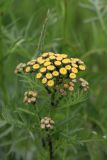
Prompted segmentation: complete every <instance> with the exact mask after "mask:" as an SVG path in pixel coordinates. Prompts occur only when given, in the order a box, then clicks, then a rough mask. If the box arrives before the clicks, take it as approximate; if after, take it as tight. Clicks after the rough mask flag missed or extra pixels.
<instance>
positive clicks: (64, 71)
mask: <svg viewBox="0 0 107 160" xmlns="http://www.w3.org/2000/svg"><path fill="white" fill-rule="evenodd" d="M59 72H60V74H62V75H65V74H67V70H66V69H65V68H60V70H59Z"/></svg>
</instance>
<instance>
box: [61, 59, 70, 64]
mask: <svg viewBox="0 0 107 160" xmlns="http://www.w3.org/2000/svg"><path fill="white" fill-rule="evenodd" d="M62 63H64V64H67V63H70V59H69V58H66V59H63V60H62Z"/></svg>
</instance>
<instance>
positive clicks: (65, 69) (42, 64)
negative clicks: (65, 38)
mask: <svg viewBox="0 0 107 160" xmlns="http://www.w3.org/2000/svg"><path fill="white" fill-rule="evenodd" d="M84 70H86V66H85V64H84V62H83V61H82V60H80V59H79V58H71V57H69V56H68V55H67V54H65V53H64V54H59V53H53V52H45V53H43V54H41V55H40V56H39V57H37V58H34V59H32V60H31V61H29V62H27V64H19V66H17V67H16V71H15V72H16V73H20V72H24V73H26V74H32V75H34V76H35V78H36V79H39V80H40V81H41V84H43V85H44V86H45V87H48V88H53V87H55V86H57V85H58V86H59V88H60V89H61V91H62V90H63V89H62V88H61V86H62V85H63V84H64V83H65V82H66V80H67V81H68V82H70V81H73V80H76V79H78V78H79V73H80V72H83V71H84ZM65 86H66V85H65ZM68 88H69V90H70V91H73V90H74V86H72V87H71V86H70V87H68Z"/></svg>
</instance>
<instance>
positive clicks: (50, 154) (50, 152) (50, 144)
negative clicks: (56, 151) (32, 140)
mask: <svg viewBox="0 0 107 160" xmlns="http://www.w3.org/2000/svg"><path fill="white" fill-rule="evenodd" d="M47 140H48V146H49V158H50V160H53V159H54V155H53V143H52V139H51V136H50V135H49V134H48V137H47Z"/></svg>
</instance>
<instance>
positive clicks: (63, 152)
mask: <svg viewBox="0 0 107 160" xmlns="http://www.w3.org/2000/svg"><path fill="white" fill-rule="evenodd" d="M42 51H57V52H59V53H68V54H69V55H70V56H71V57H79V58H81V59H83V60H84V61H85V63H86V64H87V73H86V75H85V76H86V77H87V80H88V81H89V82H90V93H89V98H88V100H87V102H86V103H82V104H81V105H80V106H79V107H80V108H79V107H77V109H76V107H72V108H71V109H72V115H70V116H71V119H70V120H69V123H71V125H72V129H71V132H69V133H70V134H69V135H68V136H70V138H72V140H71V143H70V144H69V145H67V143H64V141H63V138H62V145H61V144H57V146H58V145H59V148H57V149H56V154H59V158H58V159H62V160H65V159H68V160H71V159H73V160H86V159H87V160H106V159H107V140H106V135H107V123H106V122H107V95H106V93H107V1H106V0H59V1H58V0H30V1H29V0H23V1H21V0H0V160H5V159H6V160H7V159H8V160H13V159H14V160H15V159H16V160H19V159H25V160H30V159H36V157H37V156H38V159H40V160H42V159H45V158H44V157H45V155H43V153H42V155H41V156H40V157H39V155H38V153H39V152H40V150H41V148H40V146H37V145H36V144H37V142H38V141H39V140H38V136H39V135H38V134H37V133H36V130H35V131H33V132H31V131H30V130H29V129H28V128H26V127H25V126H23V123H22V122H25V121H26V119H27V118H29V115H26V114H25V116H24V119H23V118H22V117H21V114H20V115H18V114H17V115H16V114H15V112H17V110H18V107H19V108H20V107H22V108H23V103H22V95H23V91H25V86H23V85H22V83H21V82H18V80H17V78H16V76H15V75H14V69H15V67H16V65H17V64H18V63H20V62H26V61H27V60H29V59H31V58H32V57H34V56H35V55H37V54H40V52H42ZM78 113H79V114H80V115H78ZM29 114H30V113H29ZM27 116H28V117H27ZM60 116H62V115H60ZM72 119H73V120H72ZM31 121H32V120H30V118H29V123H30V122H31ZM71 121H72V122H71ZM26 125H28V124H26ZM81 126H82V128H84V129H83V130H86V131H87V132H88V137H87V134H85V132H84V131H83V130H82V129H81ZM81 130H82V131H81ZM78 132H79V133H78ZM36 134H37V135H36ZM90 134H92V135H91V136H92V137H93V138H94V139H95V140H94V141H90V140H88V138H89V137H90ZM62 137H63V136H62ZM97 138H98V139H100V140H96V139H97ZM77 139H78V140H77ZM67 142H69V140H67ZM65 144H66V145H65ZM63 145H65V146H63ZM56 159H57V158H56Z"/></svg>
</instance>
